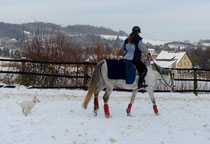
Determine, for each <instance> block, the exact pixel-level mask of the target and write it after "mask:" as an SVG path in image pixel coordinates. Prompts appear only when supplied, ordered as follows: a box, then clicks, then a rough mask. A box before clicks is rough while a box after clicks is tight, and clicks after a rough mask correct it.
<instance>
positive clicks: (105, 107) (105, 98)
mask: <svg viewBox="0 0 210 144" xmlns="http://www.w3.org/2000/svg"><path fill="white" fill-rule="evenodd" d="M113 87H114V86H112V85H109V86H108V87H107V88H106V92H105V94H104V96H103V100H104V112H105V116H106V117H107V118H109V117H110V113H109V105H108V101H109V97H110V94H111V92H112V90H113Z"/></svg>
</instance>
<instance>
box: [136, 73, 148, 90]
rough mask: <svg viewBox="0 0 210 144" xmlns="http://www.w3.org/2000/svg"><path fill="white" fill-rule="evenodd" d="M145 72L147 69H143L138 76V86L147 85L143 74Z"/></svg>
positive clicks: (143, 86) (144, 86)
mask: <svg viewBox="0 0 210 144" xmlns="http://www.w3.org/2000/svg"><path fill="white" fill-rule="evenodd" d="M146 74H147V70H145V71H143V72H142V74H141V75H140V77H139V82H138V88H146V87H147V86H148V85H147V84H146V83H145V80H144V78H145V76H146Z"/></svg>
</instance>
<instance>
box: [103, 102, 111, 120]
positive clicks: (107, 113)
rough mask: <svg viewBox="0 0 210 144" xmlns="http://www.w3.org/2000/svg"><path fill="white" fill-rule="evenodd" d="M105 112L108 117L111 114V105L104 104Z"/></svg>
mask: <svg viewBox="0 0 210 144" xmlns="http://www.w3.org/2000/svg"><path fill="white" fill-rule="evenodd" d="M104 112H105V115H106V116H107V117H109V116H110V114H109V106H108V104H104Z"/></svg>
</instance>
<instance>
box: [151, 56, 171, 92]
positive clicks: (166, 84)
mask: <svg viewBox="0 0 210 144" xmlns="http://www.w3.org/2000/svg"><path fill="white" fill-rule="evenodd" d="M151 59H152V61H153V63H154V65H155V67H156V69H157V71H158V72H159V74H160V76H161V78H162V79H163V81H164V82H165V83H163V82H162V81H161V80H160V82H161V83H162V84H163V85H164V86H165V87H167V86H168V87H170V88H172V86H171V85H169V84H168V83H167V81H166V80H165V78H164V77H163V75H162V74H161V72H160V70H159V68H158V66H157V65H156V63H155V61H154V60H153V58H151ZM170 78H171V80H172V79H173V77H172V74H171V72H170Z"/></svg>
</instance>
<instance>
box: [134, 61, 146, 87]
mask: <svg viewBox="0 0 210 144" xmlns="http://www.w3.org/2000/svg"><path fill="white" fill-rule="evenodd" d="M133 63H134V65H135V66H136V68H137V70H138V72H139V82H138V88H145V87H147V85H146V84H145V83H144V82H145V81H144V78H145V76H146V74H147V67H146V66H145V64H144V63H143V62H142V61H141V60H138V61H133Z"/></svg>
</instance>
